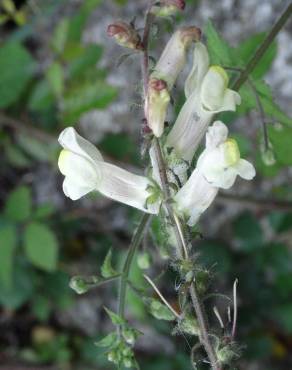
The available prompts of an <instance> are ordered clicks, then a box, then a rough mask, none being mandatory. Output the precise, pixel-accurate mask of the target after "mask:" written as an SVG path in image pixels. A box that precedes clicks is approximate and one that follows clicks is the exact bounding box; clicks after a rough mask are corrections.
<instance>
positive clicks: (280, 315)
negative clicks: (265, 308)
mask: <svg viewBox="0 0 292 370" xmlns="http://www.w3.org/2000/svg"><path fill="white" fill-rule="evenodd" d="M273 313H274V315H273V316H274V319H275V320H276V321H278V322H279V323H280V324H281V326H282V328H283V330H284V331H285V332H286V333H289V334H291V333H292V304H291V303H287V304H283V305H281V306H279V307H277V308H276V309H275V310H274V311H273Z"/></svg>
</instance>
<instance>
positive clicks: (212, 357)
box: [153, 138, 221, 370]
mask: <svg viewBox="0 0 292 370" xmlns="http://www.w3.org/2000/svg"><path fill="white" fill-rule="evenodd" d="M153 144H154V148H155V155H156V160H157V163H158V166H159V173H160V180H161V183H162V189H163V192H164V195H165V196H166V197H168V196H169V193H170V191H169V184H168V179H167V172H166V167H165V163H164V159H163V156H162V151H161V148H160V143H159V141H158V139H157V138H155V139H154V140H153ZM165 206H166V208H167V212H168V216H169V218H170V220H171V221H172V225H173V229H174V232H175V237H176V241H177V249H178V253H179V255H180V256H184V257H183V258H184V259H185V260H187V259H188V251H187V249H185V248H184V247H183V246H186V244H187V243H186V240H185V237H184V235H183V233H182V232H181V230H182V228H181V226H180V224H179V220H178V219H177V217H176V216H175V212H174V210H173V207H172V205H171V204H170V203H168V202H167V200H166V204H165ZM173 220H174V222H173ZM189 292H190V296H191V300H192V303H193V307H194V310H195V313H196V317H197V320H198V325H199V328H200V336H199V339H200V342H201V344H202V345H203V347H204V348H205V351H206V353H207V355H208V358H209V361H210V365H211V367H212V369H213V370H221V368H220V366H219V365H218V361H217V358H216V354H215V351H214V348H213V345H212V343H211V341H210V337H209V328H208V324H207V320H206V319H205V315H204V308H203V305H202V303H201V302H200V297H199V294H198V292H197V290H196V287H195V284H194V283H192V284H191V285H190V288H189Z"/></svg>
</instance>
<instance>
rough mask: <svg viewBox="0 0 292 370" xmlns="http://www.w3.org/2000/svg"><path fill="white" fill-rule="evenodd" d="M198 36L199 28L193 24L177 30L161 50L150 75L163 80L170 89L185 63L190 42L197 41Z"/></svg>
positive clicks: (199, 34)
mask: <svg viewBox="0 0 292 370" xmlns="http://www.w3.org/2000/svg"><path fill="white" fill-rule="evenodd" d="M200 37H201V31H200V29H199V28H197V27H194V26H190V27H182V28H180V29H179V30H177V31H176V32H175V33H174V34H173V35H172V37H171V38H170V40H169V41H168V43H167V45H166V47H165V49H164V50H163V52H162V55H161V57H160V58H159V60H158V62H157V64H156V66H155V68H154V71H153V72H152V74H151V77H152V78H156V79H159V80H163V81H165V82H166V83H167V87H168V91H170V90H171V89H172V88H173V85H174V83H175V81H176V79H177V76H178V75H179V73H180V72H181V71H182V69H183V68H184V66H185V64H186V55H187V51H188V49H189V47H190V45H191V43H192V42H195V41H199V40H200Z"/></svg>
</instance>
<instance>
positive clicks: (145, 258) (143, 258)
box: [137, 252, 151, 270]
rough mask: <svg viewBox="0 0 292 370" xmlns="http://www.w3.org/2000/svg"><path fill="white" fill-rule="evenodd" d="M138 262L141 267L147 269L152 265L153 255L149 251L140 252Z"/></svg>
mask: <svg viewBox="0 0 292 370" xmlns="http://www.w3.org/2000/svg"><path fill="white" fill-rule="evenodd" d="M137 263H138V266H139V267H140V269H142V270H147V269H149V267H150V266H151V256H150V254H149V253H148V252H143V253H139V255H138V257H137Z"/></svg>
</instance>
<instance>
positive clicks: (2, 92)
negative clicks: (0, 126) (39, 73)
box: [0, 43, 35, 108]
mask: <svg viewBox="0 0 292 370" xmlns="http://www.w3.org/2000/svg"><path fill="white" fill-rule="evenodd" d="M34 67H35V62H34V60H33V58H32V57H31V55H30V54H29V53H28V52H27V50H26V49H25V48H24V47H23V46H22V45H21V44H18V43H6V44H4V45H2V46H1V48H0V108H6V107H9V106H10V105H11V104H12V103H14V102H15V101H17V99H18V98H19V96H20V95H21V94H22V92H23V91H24V89H25V88H26V86H27V84H28V83H29V81H30V80H31V78H32V75H33V70H34Z"/></svg>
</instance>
